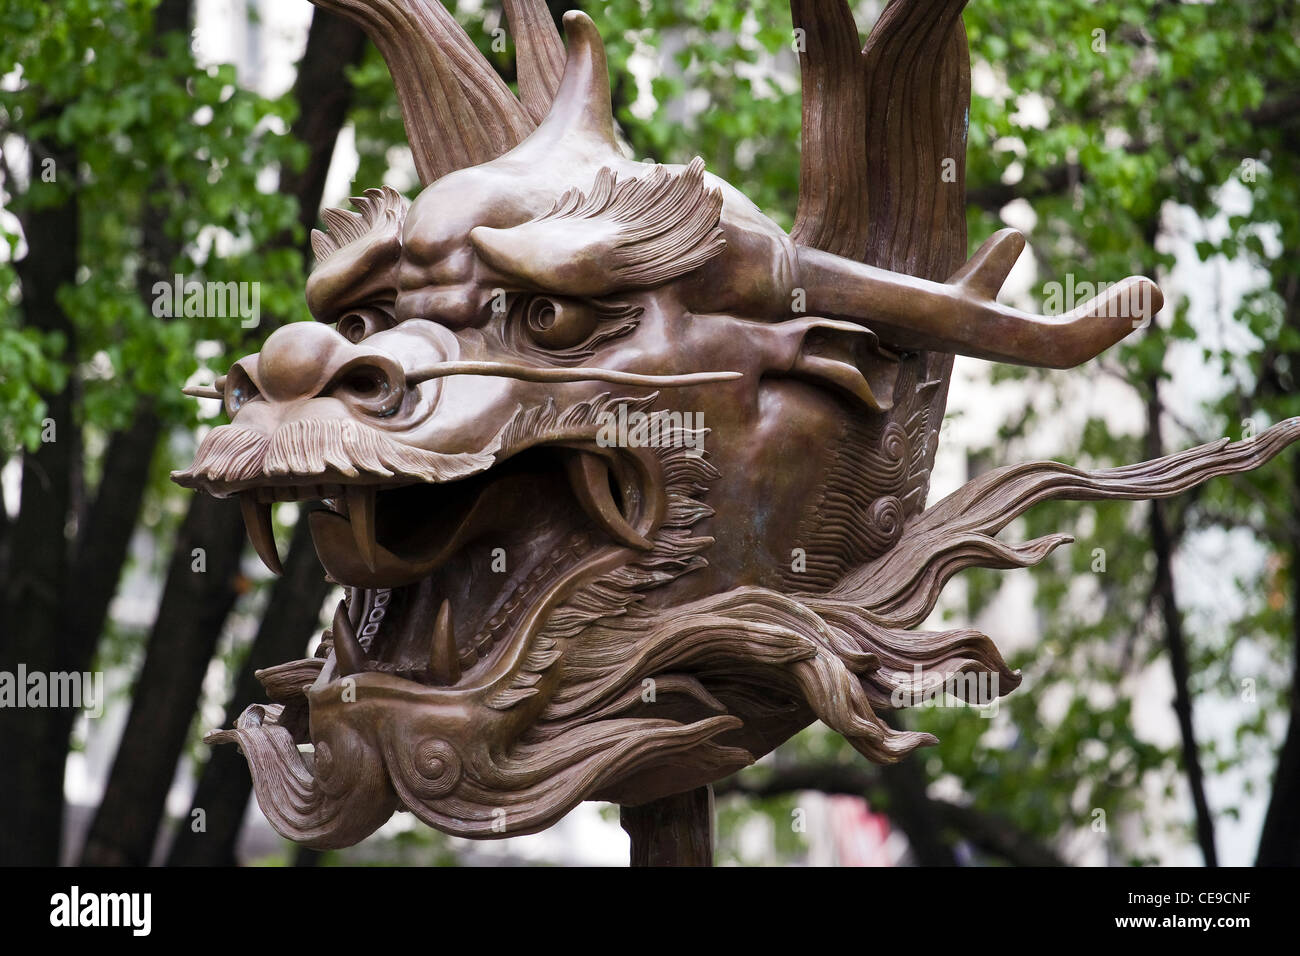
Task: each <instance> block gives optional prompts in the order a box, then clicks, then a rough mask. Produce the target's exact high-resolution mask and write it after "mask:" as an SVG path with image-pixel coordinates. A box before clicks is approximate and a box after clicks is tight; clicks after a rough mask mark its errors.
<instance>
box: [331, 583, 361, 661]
mask: <svg viewBox="0 0 1300 956" xmlns="http://www.w3.org/2000/svg"><path fill="white" fill-rule="evenodd" d="M331 630H333V632H334V660H335V661H336V662H337V665H338V666H337V675H338V676H339V677H348V676H350V675H352V674H359V673H361V672H362V671H364V670H365V669H366V652H365V651H364V650H363V649H362V647H361V642H360V641H358V640H357V632H356V628H354V627H353V626H352V620H351V618H349V617H348V607H347V605H346V604H344V603H343V602H342V601H339V606H338V607H336V608H335V609H334V624H333V627H332V628H331Z"/></svg>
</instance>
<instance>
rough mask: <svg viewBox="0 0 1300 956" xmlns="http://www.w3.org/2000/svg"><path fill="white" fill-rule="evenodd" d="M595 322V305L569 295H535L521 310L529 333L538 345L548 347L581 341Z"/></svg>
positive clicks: (561, 346)
mask: <svg viewBox="0 0 1300 956" xmlns="http://www.w3.org/2000/svg"><path fill="white" fill-rule="evenodd" d="M598 323H599V317H598V316H597V315H596V312H595V310H594V309H592V308H590V307H589V306H586V305H584V304H583V303H581V302H575V301H573V300H571V299H552V298H549V297H547V296H540V295H539V296H534V297H533V298H532V299H530V300H529V301H528V305H527V308H526V310H525V312H524V324H525V326H527V328H528V334H529V335H531V336H532V338H533V341H534V342H536V343H537V344H538V345H542V346H545V347H546V348H549V349H567V348H572V347H573V346H575V345H580V344H581V343H583V342H585V341H586V340H587V337H588V336H590V335H591V333H592V332H594V331H595V330H596V326H597V324H598Z"/></svg>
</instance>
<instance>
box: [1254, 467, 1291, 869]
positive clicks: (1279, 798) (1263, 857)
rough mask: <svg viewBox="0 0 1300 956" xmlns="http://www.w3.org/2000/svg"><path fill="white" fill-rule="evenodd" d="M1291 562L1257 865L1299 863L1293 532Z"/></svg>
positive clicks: (1256, 859)
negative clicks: (1283, 685) (1286, 694)
mask: <svg viewBox="0 0 1300 956" xmlns="http://www.w3.org/2000/svg"><path fill="white" fill-rule="evenodd" d="M1291 500H1292V501H1293V502H1297V501H1300V455H1296V454H1294V453H1293V454H1292V455H1291ZM1289 550H1290V552H1291V553H1290V555H1289V557H1290V564H1291V568H1290V571H1291V582H1290V583H1291V637H1292V647H1293V649H1294V650H1293V653H1292V665H1291V667H1292V670H1291V674H1292V676H1291V694H1290V699H1291V715H1290V720H1289V721H1288V723H1287V729H1286V739H1285V740H1284V741H1283V743H1282V749H1281V751H1280V752H1279V753H1278V756H1277V768H1276V769H1275V770H1274V771H1273V791H1272V794H1271V795H1270V797H1269V801H1268V812H1267V814H1266V815H1265V817H1264V829H1263V830H1262V831H1261V833H1260V837H1259V853H1258V854H1257V855H1256V857H1255V862H1256V864H1257V865H1259V866H1300V812H1297V810H1298V808H1300V540H1297V539H1296V537H1295V536H1294V535H1293V537H1292V540H1291V546H1290V549H1289Z"/></svg>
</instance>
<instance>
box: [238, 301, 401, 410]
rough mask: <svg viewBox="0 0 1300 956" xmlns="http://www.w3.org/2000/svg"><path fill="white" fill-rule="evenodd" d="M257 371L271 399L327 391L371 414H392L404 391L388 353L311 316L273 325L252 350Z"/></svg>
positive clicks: (318, 395) (291, 398) (296, 398)
mask: <svg viewBox="0 0 1300 956" xmlns="http://www.w3.org/2000/svg"><path fill="white" fill-rule="evenodd" d="M257 372H258V385H259V387H260V389H261V391H262V393H263V395H265V396H266V397H267V398H268V399H270V400H272V401H278V402H293V401H301V400H305V399H312V398H323V397H326V396H329V397H333V398H337V399H340V400H342V401H344V402H346V403H347V404H348V405H351V406H354V407H357V408H358V409H359V410H361V411H364V412H368V413H370V414H372V415H380V416H383V415H389V414H392V413H393V412H394V411H396V410H397V408H398V407H399V406H400V405H401V403H402V398H403V395H404V394H405V391H406V384H405V375H404V374H403V372H402V367H401V365H400V364H399V363H398V362H397V360H396V359H394V358H393V357H392V356H391V355H388V354H387V353H385V352H382V351H380V350H379V349H376V348H372V347H367V346H365V345H357V344H354V343H353V342H350V341H348V339H346V338H344V337H343V336H342V335H340V334H339V333H338V332H336V331H334V330H333V329H331V328H329V327H328V326H324V325H319V324H317V323H314V322H298V323H294V324H293V325H287V326H285V327H284V328H281V329H277V330H276V331H275V332H274V333H273V334H272V335H271V336H270V338H268V339H267V340H266V345H265V346H263V348H262V351H261V353H260V354H259V356H258V363H257Z"/></svg>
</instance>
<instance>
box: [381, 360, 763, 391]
mask: <svg viewBox="0 0 1300 956" xmlns="http://www.w3.org/2000/svg"><path fill="white" fill-rule="evenodd" d="M449 375H497V376H501V377H502V378H514V379H519V380H520V381H524V382H610V383H611V384H614V385H632V386H644V387H646V388H674V387H678V388H681V387H686V386H689V385H709V384H712V383H714V382H733V381H735V380H736V379H738V378H744V373H743V372H723V371H718V372H689V373H686V374H683V375H639V374H637V373H635V372H618V371H615V370H614V369H608V368H539V367H537V366H533V365H513V364H510V363H509V362H439V363H438V364H436V365H427V366H425V367H423V368H418V369H415V370H414V371H412V372H410V373H409V374H408V375H407V376H406V384H407V386H408V387H410V386H412V385H419V384H420V383H421V382H427V381H429V380H430V379H435V378H446V377H447V376H449Z"/></svg>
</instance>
